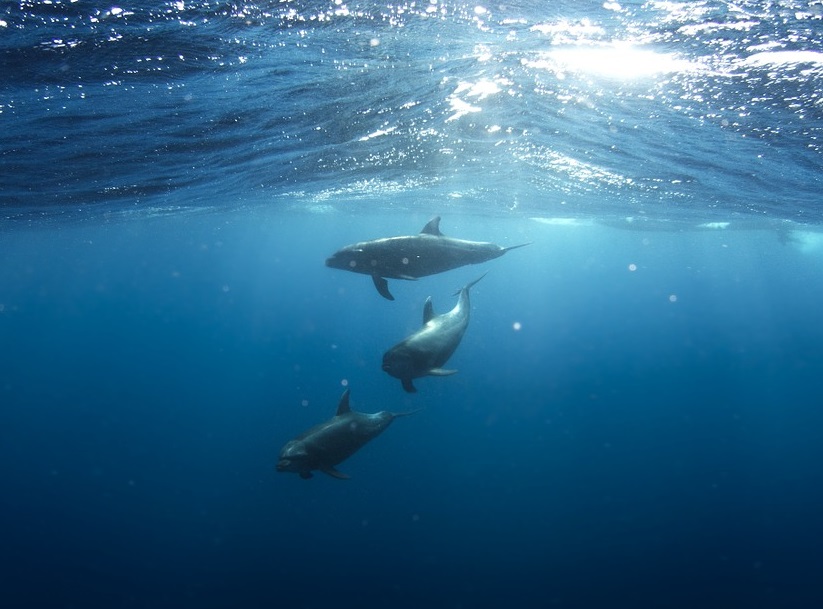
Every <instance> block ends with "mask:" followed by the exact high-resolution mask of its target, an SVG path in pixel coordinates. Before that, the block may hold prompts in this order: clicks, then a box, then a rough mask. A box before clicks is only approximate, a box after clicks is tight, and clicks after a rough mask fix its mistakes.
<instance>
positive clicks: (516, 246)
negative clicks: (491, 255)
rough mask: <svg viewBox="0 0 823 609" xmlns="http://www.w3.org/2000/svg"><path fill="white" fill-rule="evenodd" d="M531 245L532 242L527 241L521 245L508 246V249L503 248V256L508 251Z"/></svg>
mask: <svg viewBox="0 0 823 609" xmlns="http://www.w3.org/2000/svg"><path fill="white" fill-rule="evenodd" d="M531 244H532V242H531V241H529V242H528V243H521V244H520V245H510V246H509V247H504V248H503V253H504V254H505V253H506V252H508V251H509V250H516V249H517V248H518V247H526V246H527V245H531Z"/></svg>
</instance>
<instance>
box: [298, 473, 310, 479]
mask: <svg viewBox="0 0 823 609" xmlns="http://www.w3.org/2000/svg"><path fill="white" fill-rule="evenodd" d="M300 477H301V478H303V480H308V479H309V478H311V477H312V473H311V472H300Z"/></svg>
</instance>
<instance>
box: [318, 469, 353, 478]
mask: <svg viewBox="0 0 823 609" xmlns="http://www.w3.org/2000/svg"><path fill="white" fill-rule="evenodd" d="M320 471H321V472H323V473H324V474H328V475H329V476H331V477H332V478H337V479H339V480H348V479H349V476H347V475H346V474H344V473H343V472H341V471H338V470H336V469H334V467H332V466H331V465H327V466H326V467H321V468H320Z"/></svg>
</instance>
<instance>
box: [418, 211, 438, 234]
mask: <svg viewBox="0 0 823 609" xmlns="http://www.w3.org/2000/svg"><path fill="white" fill-rule="evenodd" d="M420 233H421V234H423V235H434V236H435V237H442V236H443V233H441V232H440V216H435V217H434V218H432V219H431V220H429V223H428V224H426V226H424V227H423V230H421V231H420Z"/></svg>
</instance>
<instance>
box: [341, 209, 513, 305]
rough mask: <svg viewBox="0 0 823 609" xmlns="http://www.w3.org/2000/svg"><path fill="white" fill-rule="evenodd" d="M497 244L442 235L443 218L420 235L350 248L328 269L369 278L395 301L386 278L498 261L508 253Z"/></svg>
mask: <svg viewBox="0 0 823 609" xmlns="http://www.w3.org/2000/svg"><path fill="white" fill-rule="evenodd" d="M525 245H529V244H528V243H522V244H520V245H513V246H511V247H500V246H499V245H495V244H494V243H484V242H481V241H465V240H463V239H452V238H451V237H445V236H443V233H441V232H440V216H436V217H434V218H432V219H431V220H430V221H429V223H428V224H426V226H424V227H423V230H422V231H420V234H419V235H408V236H402V237H386V238H383V239H375V240H373V241H362V242H360V243H354V244H352V245H347V246H346V247H344V248H342V249H340V250H338V251H337V252H335V253H334V254H333V255H332V256H331V258H328V259H327V260H326V266H329V267H332V268H335V269H342V270H344V271H352V272H354V273H362V274H364V275H370V276H371V278H372V280H373V281H374V286H375V287H376V288H377V291H378V292H380V295H381V296H383V298H387V299H389V300H394V296H392V295H391V293H390V292H389V284H388V281H386V279H387V278H388V279H410V280H414V279H418V278H420V277H425V276H427V275H434V274H436V273H442V272H444V271H450V270H451V269H456V268H458V267H461V266H465V265H467V264H479V263H481V262H486V261H487V260H492V259H494V258H499V257H500V256H502V255H503V254H505V253H506V252H508V251H509V250H513V249H515V248H518V247H523V246H525Z"/></svg>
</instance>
